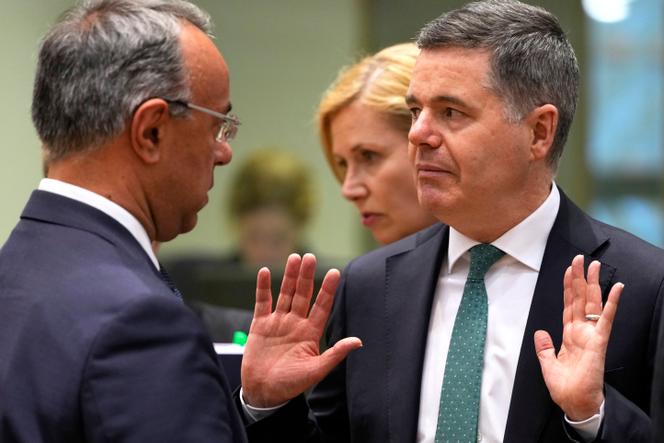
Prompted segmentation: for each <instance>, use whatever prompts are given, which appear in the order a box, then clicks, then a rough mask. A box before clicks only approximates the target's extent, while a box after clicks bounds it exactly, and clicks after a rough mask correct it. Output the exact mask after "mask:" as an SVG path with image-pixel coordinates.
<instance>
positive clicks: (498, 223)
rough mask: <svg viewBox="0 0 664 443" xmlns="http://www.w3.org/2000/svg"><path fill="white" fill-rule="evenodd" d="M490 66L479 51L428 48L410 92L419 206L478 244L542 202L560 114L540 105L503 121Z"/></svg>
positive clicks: (411, 154)
mask: <svg viewBox="0 0 664 443" xmlns="http://www.w3.org/2000/svg"><path fill="white" fill-rule="evenodd" d="M488 70H489V57H488V54H487V53H486V52H484V51H480V50H468V49H458V48H444V49H434V50H425V51H422V53H421V54H420V56H419V57H418V59H417V63H416V65H415V70H414V72H413V77H412V80H411V84H410V89H409V93H408V96H407V103H408V105H409V107H410V109H411V113H412V115H413V123H412V127H411V130H410V133H409V136H408V137H409V141H410V146H409V158H410V160H411V162H412V164H413V166H414V169H415V180H416V184H417V193H418V198H419V201H420V204H421V205H422V206H423V207H425V208H426V209H428V210H429V211H430V212H431V213H433V214H434V215H435V216H436V218H438V219H439V220H442V221H444V222H446V223H448V224H449V225H451V226H453V227H454V228H456V229H457V230H459V231H460V232H462V233H463V234H465V235H467V236H469V237H471V238H474V239H476V240H478V241H481V242H491V241H493V240H495V239H496V238H498V237H500V236H501V235H502V234H504V233H505V232H506V231H508V230H509V229H510V228H512V227H513V226H515V225H516V224H518V223H519V222H520V221H521V220H523V219H524V218H525V217H526V216H527V215H528V214H530V213H531V212H532V211H534V210H535V209H536V208H537V207H538V206H539V205H540V204H541V203H542V202H543V201H544V200H545V199H546V197H547V195H548V194H549V190H550V186H551V180H552V171H551V170H550V169H549V167H548V166H547V165H546V162H545V161H544V160H545V156H546V155H547V153H548V150H549V148H550V145H551V142H552V140H553V135H554V133H555V125H556V122H557V116H558V113H557V110H556V109H555V107H553V106H551V105H544V106H542V107H539V108H536V109H535V110H534V111H532V113H531V114H529V115H528V116H526V117H525V118H524V120H523V121H521V122H518V123H511V122H509V121H507V120H506V118H505V111H504V104H503V102H502V100H501V99H500V98H499V97H498V96H497V95H496V94H495V93H493V92H492V91H491V90H490V89H489V88H488V87H487V86H486V85H488V84H489V82H488V72H489V71H488ZM487 221H490V223H487Z"/></svg>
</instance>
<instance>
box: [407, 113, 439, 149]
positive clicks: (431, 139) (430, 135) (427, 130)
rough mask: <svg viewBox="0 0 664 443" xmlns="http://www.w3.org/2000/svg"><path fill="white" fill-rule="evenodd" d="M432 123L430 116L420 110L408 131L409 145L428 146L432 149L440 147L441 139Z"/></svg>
mask: <svg viewBox="0 0 664 443" xmlns="http://www.w3.org/2000/svg"><path fill="white" fill-rule="evenodd" d="M433 123H434V122H433V119H432V117H431V114H430V113H429V112H426V111H425V110H422V111H421V112H420V114H419V115H418V116H417V119H416V120H414V121H413V122H412V124H411V126H410V131H408V141H409V142H410V144H411V145H412V146H415V147H420V146H428V147H431V148H434V149H436V148H438V147H440V145H441V143H442V141H443V138H442V135H441V134H440V132H439V131H437V130H436V128H435V125H434V124H433Z"/></svg>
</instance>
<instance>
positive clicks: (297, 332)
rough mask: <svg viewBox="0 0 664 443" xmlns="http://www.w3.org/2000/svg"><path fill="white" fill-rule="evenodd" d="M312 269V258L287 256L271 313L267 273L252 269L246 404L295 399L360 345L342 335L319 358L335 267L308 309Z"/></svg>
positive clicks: (336, 277) (244, 366) (263, 404)
mask: <svg viewBox="0 0 664 443" xmlns="http://www.w3.org/2000/svg"><path fill="white" fill-rule="evenodd" d="M315 269H316V258H315V257H314V256H313V255H312V254H305V255H304V256H303V257H300V256H299V255H297V254H292V255H291V256H290V257H288V261H287V263H286V268H285V271H284V279H283V281H282V283H281V288H280V290H279V298H278V300H277V305H276V308H275V310H274V312H272V292H271V288H270V271H269V270H268V269H267V268H262V269H261V270H260V271H258V278H257V287H256V307H255V309H254V320H253V322H252V323H251V329H250V330H249V338H248V340H247V344H246V346H245V351H244V356H243V357H242V389H243V397H244V400H245V402H246V403H248V404H250V405H252V406H255V407H272V406H277V405H279V404H282V403H284V402H286V401H288V400H290V399H291V398H294V397H296V396H297V395H299V394H301V393H302V392H304V391H305V390H306V389H308V388H309V387H310V386H313V385H314V384H316V383H318V382H319V381H321V380H322V379H323V377H325V375H327V374H328V373H329V372H330V371H331V370H332V369H333V368H334V367H335V366H336V365H338V364H339V362H341V361H342V360H343V359H344V358H346V356H347V355H348V353H350V352H351V351H353V350H355V349H357V348H359V347H360V346H362V342H361V341H360V339H359V338H356V337H348V338H344V339H343V340H340V341H338V342H337V343H335V345H334V346H333V347H331V348H329V349H327V350H326V351H325V352H324V353H323V354H320V350H319V343H320V339H321V337H322V335H323V331H324V329H325V324H326V322H327V318H328V316H329V314H330V311H331V309H332V302H333V300H334V293H335V291H336V288H337V285H338V284H339V278H340V276H339V271H337V270H336V269H331V270H329V271H328V272H327V274H326V275H325V278H324V279H323V283H322V285H321V289H320V291H319V292H318V295H317V297H316V301H315V303H314V305H313V307H312V308H311V310H310V309H309V306H310V301H311V296H312V293H313V287H314V280H313V279H314V271H315Z"/></svg>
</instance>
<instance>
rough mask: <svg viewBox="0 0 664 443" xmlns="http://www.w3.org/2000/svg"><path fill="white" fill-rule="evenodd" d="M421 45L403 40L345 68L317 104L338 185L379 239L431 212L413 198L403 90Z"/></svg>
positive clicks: (404, 231)
mask: <svg viewBox="0 0 664 443" xmlns="http://www.w3.org/2000/svg"><path fill="white" fill-rule="evenodd" d="M418 52H419V50H418V49H417V47H416V46H415V45H414V44H412V43H403V44H398V45H394V46H390V47H388V48H385V49H383V50H382V51H380V52H378V53H376V54H375V55H372V56H369V57H365V58H363V59H362V60H360V61H359V62H357V63H356V64H354V65H352V66H349V67H346V68H344V69H343V70H342V71H341V72H340V73H339V75H338V77H337V79H336V80H335V82H334V83H333V84H332V85H331V86H330V88H329V89H328V90H327V91H326V92H325V94H324V95H323V98H322V100H321V102H320V105H319V107H318V113H317V120H318V129H319V135H320V139H321V144H322V146H323V151H324V153H325V156H326V158H327V161H328V163H329V164H330V167H331V168H332V171H333V172H334V175H335V176H336V178H337V179H338V180H339V182H340V183H341V193H342V194H343V196H344V197H345V198H346V199H347V200H349V201H351V202H352V203H353V204H355V206H356V207H357V209H358V211H359V212H360V216H361V220H362V224H363V225H364V226H366V227H367V228H368V229H369V230H370V231H371V233H372V235H373V236H374V238H375V239H376V241H378V242H379V243H381V244H387V243H391V242H394V241H396V240H399V239H400V238H403V237H405V236H407V235H410V234H412V233H414V232H416V231H419V230H420V229H423V228H425V227H427V226H429V225H431V224H433V223H434V222H435V221H436V220H435V219H434V217H433V216H432V215H430V214H429V213H428V212H426V211H425V210H424V209H423V208H421V207H420V206H419V204H418V201H417V191H416V188H415V179H414V176H413V172H412V170H411V165H410V163H409V161H408V130H409V128H410V121H411V117H410V111H409V110H408V107H407V106H406V103H405V99H404V98H405V96H406V93H407V91H408V84H409V83H410V76H411V73H412V71H413V67H414V65H415V59H416V57H417V55H418Z"/></svg>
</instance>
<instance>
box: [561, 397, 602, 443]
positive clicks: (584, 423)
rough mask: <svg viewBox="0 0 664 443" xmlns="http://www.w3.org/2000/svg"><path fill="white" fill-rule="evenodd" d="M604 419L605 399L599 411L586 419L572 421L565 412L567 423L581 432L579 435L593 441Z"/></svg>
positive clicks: (587, 440)
mask: <svg viewBox="0 0 664 443" xmlns="http://www.w3.org/2000/svg"><path fill="white" fill-rule="evenodd" d="M602 420H604V401H602V404H601V405H600V406H599V412H598V413H597V414H595V415H593V416H592V417H590V418H587V419H585V420H581V421H572V420H570V419H569V418H567V414H565V422H567V424H568V425H570V426H571V427H572V429H574V431H575V432H576V433H577V434H579V437H581V438H582V439H583V440H584V441H586V442H589V441H593V440H594V439H596V438H597V434H598V433H599V428H600V426H601V425H602Z"/></svg>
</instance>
